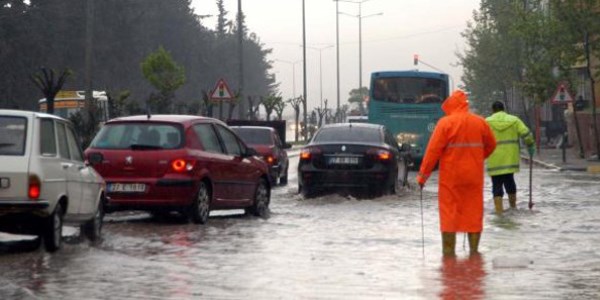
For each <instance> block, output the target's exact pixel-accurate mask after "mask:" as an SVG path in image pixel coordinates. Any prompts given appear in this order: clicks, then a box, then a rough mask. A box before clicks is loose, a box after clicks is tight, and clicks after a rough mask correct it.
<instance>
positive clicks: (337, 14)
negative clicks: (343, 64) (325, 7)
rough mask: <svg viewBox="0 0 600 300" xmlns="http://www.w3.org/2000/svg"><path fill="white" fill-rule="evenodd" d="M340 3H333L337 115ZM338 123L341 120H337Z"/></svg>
mask: <svg viewBox="0 0 600 300" xmlns="http://www.w3.org/2000/svg"><path fill="white" fill-rule="evenodd" d="M339 6H340V2H339V1H335V66H336V71H335V77H336V89H337V93H336V95H337V106H336V112H337V113H338V114H339V111H340V13H339V12H340V10H339ZM337 121H338V122H339V121H341V120H337Z"/></svg>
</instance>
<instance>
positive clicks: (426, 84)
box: [372, 77, 446, 104]
mask: <svg viewBox="0 0 600 300" xmlns="http://www.w3.org/2000/svg"><path fill="white" fill-rule="evenodd" d="M445 89H446V85H445V82H444V81H443V80H439V79H435V78H419V77H380V78H377V79H375V81H374V82H373V91H372V96H373V100H378V101H385V102H392V103H407V104H408V103H414V104H420V103H441V102H442V101H443V100H444V97H445V95H446V92H445Z"/></svg>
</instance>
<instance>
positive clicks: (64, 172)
mask: <svg viewBox="0 0 600 300" xmlns="http://www.w3.org/2000/svg"><path fill="white" fill-rule="evenodd" d="M104 187H105V183H104V180H103V179H102V177H101V176H100V175H99V174H98V173H96V171H95V170H94V169H93V168H92V167H91V166H88V165H87V164H86V163H85V162H84V159H83V154H82V150H81V147H80V144H79V141H78V139H77V135H76V134H75V131H74V130H73V125H72V124H71V122H69V121H68V120H65V119H63V118H60V117H57V116H54V115H50V114H45V113H37V112H29V111H19V110H3V109H0V231H5V232H10V233H21V234H35V235H38V236H40V237H41V238H42V240H43V241H44V246H45V248H46V250H47V251H49V252H54V251H56V250H58V249H59V248H60V245H61V237H62V227H63V222H65V223H70V224H74V225H79V226H81V232H82V233H83V234H84V235H85V236H87V237H88V238H89V239H90V240H92V241H93V240H96V239H98V238H99V237H100V234H101V229H102V219H103V217H104Z"/></svg>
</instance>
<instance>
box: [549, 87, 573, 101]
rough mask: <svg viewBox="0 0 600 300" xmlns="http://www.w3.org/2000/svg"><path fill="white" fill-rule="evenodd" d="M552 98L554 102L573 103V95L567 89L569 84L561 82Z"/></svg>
mask: <svg viewBox="0 0 600 300" xmlns="http://www.w3.org/2000/svg"><path fill="white" fill-rule="evenodd" d="M550 100H551V101H552V103H553V104H565V103H571V102H573V96H571V93H569V90H567V86H566V85H565V84H564V83H560V84H559V85H558V87H557V88H556V92H554V95H553V96H552V98H551V99H550Z"/></svg>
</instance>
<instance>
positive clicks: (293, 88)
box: [275, 59, 302, 98]
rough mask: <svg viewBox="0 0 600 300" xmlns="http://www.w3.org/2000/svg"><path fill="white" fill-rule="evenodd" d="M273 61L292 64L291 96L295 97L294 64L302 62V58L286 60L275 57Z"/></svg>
mask: <svg viewBox="0 0 600 300" xmlns="http://www.w3.org/2000/svg"><path fill="white" fill-rule="evenodd" d="M275 61H278V62H282V63H286V64H290V65H292V91H293V92H292V96H293V97H292V98H296V64H297V63H299V62H302V60H301V59H300V60H297V61H287V60H282V59H276V60H275Z"/></svg>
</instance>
